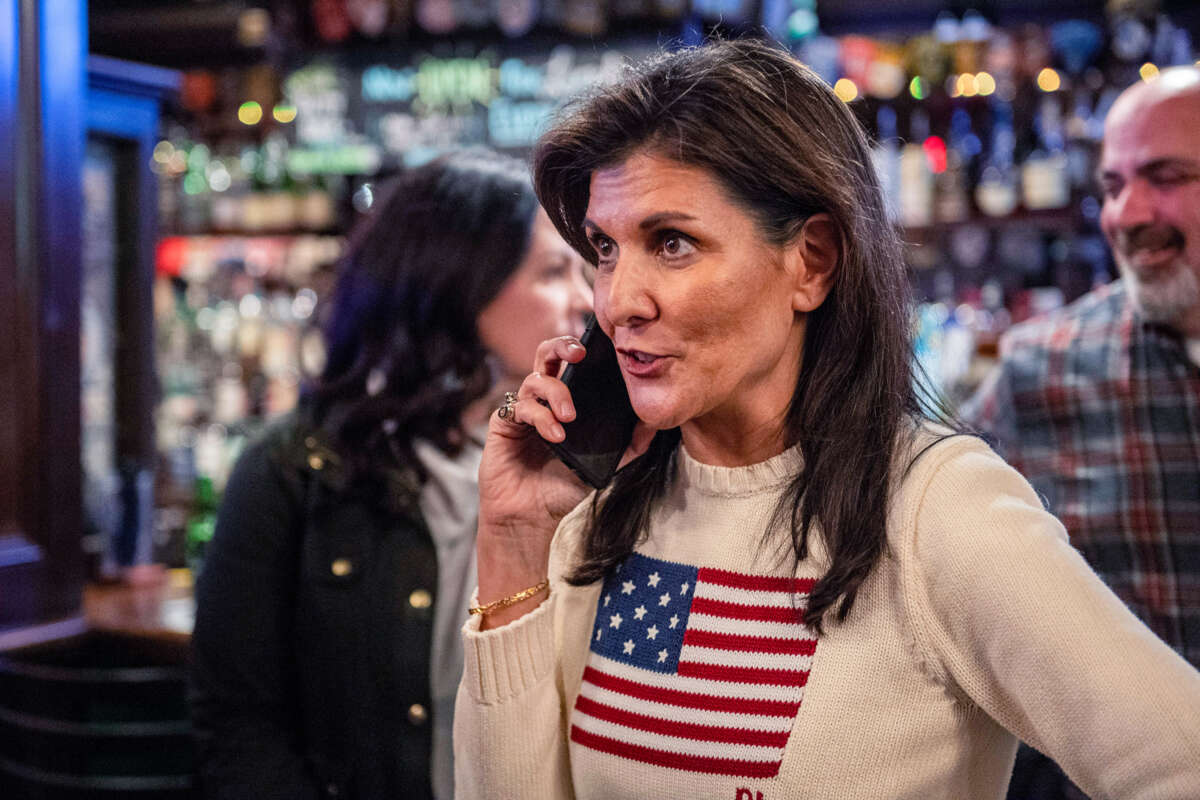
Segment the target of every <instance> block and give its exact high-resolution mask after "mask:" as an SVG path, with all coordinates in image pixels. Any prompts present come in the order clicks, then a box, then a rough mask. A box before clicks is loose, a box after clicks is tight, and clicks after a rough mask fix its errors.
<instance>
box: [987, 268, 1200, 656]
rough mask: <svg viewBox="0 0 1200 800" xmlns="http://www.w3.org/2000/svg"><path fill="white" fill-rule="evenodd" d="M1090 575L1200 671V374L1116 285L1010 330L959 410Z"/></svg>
mask: <svg viewBox="0 0 1200 800" xmlns="http://www.w3.org/2000/svg"><path fill="white" fill-rule="evenodd" d="M963 416H964V418H965V419H966V420H967V421H968V422H970V423H971V424H973V425H975V426H976V427H977V428H979V429H980V430H981V431H982V432H983V433H984V434H986V435H988V436H989V437H990V438H991V439H992V440H993V442H994V444H995V445H996V448H997V450H998V451H999V452H1000V454H1001V455H1002V456H1004V458H1005V459H1007V460H1008V462H1009V463H1010V464H1012V465H1013V466H1014V467H1016V468H1017V469H1018V470H1020V472H1021V473H1022V474H1023V475H1025V477H1026V478H1027V479H1028V480H1029V482H1030V483H1032V484H1033V486H1034V488H1035V489H1037V491H1038V492H1039V493H1040V494H1041V495H1042V498H1043V501H1044V502H1045V503H1046V506H1047V508H1048V509H1049V510H1050V511H1051V512H1052V513H1054V514H1055V515H1056V516H1058V518H1059V519H1060V520H1062V523H1063V525H1064V526H1066V529H1067V531H1068V533H1069V534H1070V537H1071V542H1072V544H1073V545H1074V546H1075V547H1076V548H1078V549H1079V551H1080V552H1081V553H1082V554H1083V556H1084V557H1085V558H1086V559H1087V560H1088V562H1089V563H1090V564H1091V565H1092V568H1093V569H1095V570H1096V572H1097V573H1099V575H1100V576H1101V577H1102V578H1103V579H1104V580H1105V581H1106V582H1107V583H1108V585H1109V586H1110V587H1111V588H1112V589H1113V591H1114V592H1116V593H1117V595H1118V596H1119V597H1121V599H1122V600H1124V601H1125V603H1126V604H1127V605H1128V606H1129V608H1130V609H1131V610H1132V611H1133V612H1134V613H1135V614H1137V615H1138V616H1139V617H1140V618H1141V619H1142V620H1143V621H1144V622H1145V623H1146V624H1147V625H1148V626H1149V627H1150V628H1151V629H1152V630H1153V631H1154V632H1155V633H1156V634H1158V635H1159V636H1160V637H1161V638H1162V639H1163V640H1164V641H1166V642H1167V643H1168V644H1169V645H1170V646H1171V647H1173V648H1175V650H1176V651H1178V652H1179V653H1180V654H1181V655H1182V656H1183V657H1184V658H1186V659H1187V660H1188V661H1189V662H1191V663H1192V665H1194V666H1197V667H1200V368H1198V367H1197V366H1196V364H1194V363H1192V362H1191V361H1190V360H1189V358H1188V355H1187V352H1186V349H1185V346H1184V343H1183V340H1182V339H1181V338H1180V337H1179V336H1178V334H1176V333H1174V332H1172V331H1170V330H1167V329H1165V328H1163V327H1161V326H1155V325H1149V324H1146V323H1145V322H1142V321H1141V320H1139V319H1138V317H1137V316H1136V315H1135V314H1134V311H1133V308H1132V306H1131V304H1130V303H1129V301H1128V296H1127V295H1126V292H1125V289H1124V287H1123V285H1122V283H1121V281H1117V282H1115V283H1111V284H1109V285H1107V286H1103V287H1101V288H1099V289H1097V290H1095V291H1093V292H1091V293H1090V294H1087V295H1085V296H1084V297H1082V298H1080V299H1079V300H1078V301H1076V302H1075V303H1073V304H1071V305H1070V306H1068V307H1067V308H1065V309H1062V310H1061V311H1059V312H1056V313H1054V314H1051V315H1049V316H1046V317H1041V318H1038V319H1034V320H1030V321H1029V322H1026V323H1024V324H1021V325H1017V326H1015V327H1014V328H1012V330H1010V331H1009V332H1008V333H1007V334H1006V335H1005V336H1004V338H1003V339H1002V341H1001V345H1000V363H999V365H998V367H997V368H996V369H995V370H994V371H993V373H992V374H991V375H990V376H989V377H988V379H987V381H986V382H985V383H984V385H983V386H982V387H981V388H980V391H979V393H978V394H977V395H976V396H975V397H974V398H973V399H972V400H971V402H970V403H968V404H967V406H966V407H965V408H964V409H963Z"/></svg>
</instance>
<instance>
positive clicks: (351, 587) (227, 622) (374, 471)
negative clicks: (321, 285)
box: [193, 151, 591, 800]
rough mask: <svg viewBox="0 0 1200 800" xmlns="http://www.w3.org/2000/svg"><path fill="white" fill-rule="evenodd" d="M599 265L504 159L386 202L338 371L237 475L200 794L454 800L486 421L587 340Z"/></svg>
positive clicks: (359, 258) (451, 160)
mask: <svg viewBox="0 0 1200 800" xmlns="http://www.w3.org/2000/svg"><path fill="white" fill-rule="evenodd" d="M584 266H585V264H584V262H583V260H582V259H581V258H580V257H579V256H578V255H577V254H575V253H574V251H572V250H571V248H570V247H568V246H567V245H566V243H565V242H563V240H562V239H561V237H559V235H558V233H557V232H556V231H555V230H554V227H553V225H551V223H550V221H549V219H548V217H547V216H546V214H545V213H544V212H542V211H541V210H540V208H539V207H538V204H537V200H536V198H535V196H534V193H533V187H532V185H531V183H530V181H529V177H528V172H527V171H526V170H525V169H524V168H523V166H522V165H521V164H519V163H517V162H515V161H513V160H511V159H507V158H503V157H501V156H499V155H498V154H496V153H492V152H488V151H465V152H459V153H454V154H450V155H447V156H444V157H442V158H439V159H437V160H435V161H433V162H431V163H429V164H427V165H425V166H422V167H418V168H415V169H411V170H408V171H406V172H404V173H403V174H401V175H400V176H399V177H398V178H396V179H394V180H392V181H391V182H390V183H388V184H387V185H386V186H384V187H383V188H382V189H381V191H380V193H379V194H378V199H377V200H376V202H375V204H374V207H373V208H372V210H371V211H370V216H369V217H368V218H367V219H365V220H364V221H363V222H362V223H361V224H360V225H359V226H358V227H357V228H356V229H355V230H354V231H353V232H352V234H351V236H350V238H349V242H348V244H347V249H346V254H345V256H344V258H343V260H342V263H341V270H340V274H339V277H338V282H337V285H336V288H335V291H334V293H333V296H332V299H331V303H330V308H329V313H328V317H327V319H326V323H325V340H326V351H327V360H326V365H325V367H324V371H323V372H322V374H321V375H320V378H319V379H318V380H317V381H315V384H314V385H313V386H312V387H311V388H310V390H309V391H308V392H307V393H306V395H305V396H304V398H303V399H302V401H301V404H300V408H299V409H298V411H297V412H296V413H295V414H293V415H292V416H290V417H289V418H287V419H286V420H284V421H283V422H282V423H280V424H277V425H275V426H273V427H272V429H271V430H270V431H269V432H268V433H267V434H266V435H265V436H264V437H263V438H262V439H261V441H259V442H258V443H256V444H254V445H252V446H251V447H249V448H248V450H247V452H246V453H245V454H244V455H243V456H242V458H241V459H240V460H239V463H238V465H237V467H236V468H235V470H234V472H233V475H232V477H231V478H230V480H229V483H228V487H227V490H226V496H225V499H224V503H223V505H222V508H221V511H220V514H219V516H218V522H217V530H216V534H215V536H214V539H213V542H212V545H211V547H210V549H209V551H208V554H207V557H206V561H205V565H204V569H203V571H202V574H201V576H200V580H199V585H198V586H197V617H196V628H195V634H194V637H193V642H194V655H195V668H194V689H195V691H194V697H193V710H194V718H195V727H196V733H197V738H198V743H199V756H200V764H199V772H200V778H201V782H202V788H203V793H204V796H206V797H228V798H239V800H245V798H256V799H257V800H262V799H263V798H288V800H295V798H308V797H339V798H398V797H405V798H410V797H411V798H420V797H438V798H450V797H451V796H452V794H453V787H452V768H451V761H450V759H451V754H452V753H451V746H450V726H451V721H452V719H453V701H454V691H455V689H456V687H457V684H458V676H459V674H460V672H461V669H462V650H461V644H460V640H459V636H458V628H459V626H460V624H461V620H462V618H463V617H465V616H466V605H467V602H468V600H469V592H470V590H471V588H472V587H473V586H474V582H475V565H474V537H475V527H476V524H475V523H476V511H477V508H478V494H477V489H478V487H477V482H476V481H477V477H476V476H477V470H478V465H479V459H480V452H481V446H482V436H483V433H484V426H485V425H486V422H487V416H488V413H489V411H490V409H491V408H492V407H494V405H495V404H496V402H497V396H496V394H495V393H496V391H497V390H499V391H502V390H503V388H504V387H507V386H511V385H514V384H515V383H516V382H518V381H519V380H520V377H521V376H523V375H524V373H525V371H526V370H527V369H528V364H529V362H530V360H531V359H532V358H533V355H534V351H535V350H536V347H537V345H538V343H539V342H541V341H542V340H543V339H546V338H548V337H552V336H556V335H563V334H571V333H575V334H578V333H580V332H581V330H582V325H583V318H584V315H585V314H586V313H587V312H588V311H589V310H590V308H591V290H590V288H589V287H588V285H587V283H586V281H585V280H584V273H583V268H584Z"/></svg>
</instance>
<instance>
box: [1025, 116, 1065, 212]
mask: <svg viewBox="0 0 1200 800" xmlns="http://www.w3.org/2000/svg"><path fill="white" fill-rule="evenodd" d="M1034 129H1035V130H1036V131H1037V138H1038V147H1037V149H1036V150H1034V151H1033V152H1032V153H1030V154H1029V155H1028V156H1027V157H1026V159H1025V163H1024V164H1022V165H1021V197H1022V200H1023V202H1024V203H1025V207H1026V208H1027V209H1029V210H1031V211H1041V210H1045V209H1052V208H1065V207H1066V206H1067V205H1068V204H1069V203H1070V202H1071V184H1070V176H1069V175H1068V172H1067V153H1066V148H1065V146H1064V137H1063V131H1062V113H1061V111H1060V109H1059V106H1058V100H1057V99H1056V98H1055V97H1054V96H1053V95H1049V94H1048V95H1046V96H1045V97H1043V98H1042V101H1041V104H1040V105H1039V108H1038V112H1037V115H1036V117H1035V119H1034Z"/></svg>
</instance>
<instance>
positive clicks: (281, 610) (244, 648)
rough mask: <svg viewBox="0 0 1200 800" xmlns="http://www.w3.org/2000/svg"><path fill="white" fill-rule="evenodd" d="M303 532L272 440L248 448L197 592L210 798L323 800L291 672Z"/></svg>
mask: <svg viewBox="0 0 1200 800" xmlns="http://www.w3.org/2000/svg"><path fill="white" fill-rule="evenodd" d="M299 524H300V522H299V510H298V509H297V508H296V507H295V502H294V500H293V499H292V497H291V495H289V494H288V491H287V489H286V488H285V487H284V485H283V483H282V477H281V476H280V474H279V471H278V468H277V466H276V465H275V463H274V461H273V459H272V458H271V456H270V444H269V442H268V441H267V440H264V441H260V442H258V443H256V444H253V445H251V446H250V447H249V448H248V449H247V450H246V452H245V453H244V454H243V455H242V457H241V458H240V459H239V460H238V463H237V466H236V467H235V469H234V471H233V474H232V475H231V477H230V479H229V483H228V485H227V487H226V491H225V497H224V499H223V501H222V505H221V509H220V513H219V514H218V517H217V529H216V533H215V535H214V537H213V541H212V544H211V545H210V547H209V550H208V553H207V556H206V558H205V565H204V569H203V571H202V572H201V574H200V579H199V581H198V584H197V587H196V626H195V632H194V633H193V635H192V672H191V705H192V718H193V723H194V728H195V734H196V740H197V745H198V748H197V749H198V756H199V759H198V760H199V763H198V770H199V775H200V780H201V786H202V789H203V796H204V797H208V798H244V797H255V798H258V800H269V798H280V800H283V798H288V799H289V800H296V799H297V798H306V797H312V798H315V797H316V796H317V786H316V781H315V779H314V777H313V776H312V775H311V774H310V773H309V771H308V769H306V767H305V764H304V761H303V758H302V756H301V754H300V752H299V740H298V734H297V730H298V724H297V721H296V719H295V717H294V714H295V710H296V704H295V702H294V696H293V694H292V693H291V691H292V686H293V681H292V680H291V679H290V678H291V673H290V672H289V667H288V663H289V655H288V653H289V652H290V649H289V647H288V644H287V643H288V637H289V631H290V625H291V616H292V613H293V603H294V575H295V571H296V567H295V564H296V554H295V548H296V546H297V543H296V539H297V537H296V534H295V531H296V530H298V526H299Z"/></svg>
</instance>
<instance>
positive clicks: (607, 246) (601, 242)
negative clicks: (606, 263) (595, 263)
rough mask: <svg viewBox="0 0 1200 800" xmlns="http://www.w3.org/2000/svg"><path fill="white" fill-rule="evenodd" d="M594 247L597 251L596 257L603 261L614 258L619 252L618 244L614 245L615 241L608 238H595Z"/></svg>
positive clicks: (593, 240)
mask: <svg viewBox="0 0 1200 800" xmlns="http://www.w3.org/2000/svg"><path fill="white" fill-rule="evenodd" d="M592 247H594V248H595V249H596V255H598V256H600V258H601V259H602V260H607V259H609V258H612V256H613V254H614V253H615V252H616V250H617V245H616V243H614V242H613V240H612V239H609V238H608V237H607V236H597V237H595V238H593V239H592Z"/></svg>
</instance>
